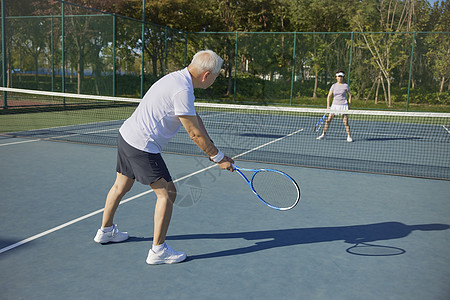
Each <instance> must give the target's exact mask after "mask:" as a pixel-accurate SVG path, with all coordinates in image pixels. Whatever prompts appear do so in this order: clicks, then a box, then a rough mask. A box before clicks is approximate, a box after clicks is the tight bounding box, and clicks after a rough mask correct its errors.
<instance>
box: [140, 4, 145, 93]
mask: <svg viewBox="0 0 450 300" xmlns="http://www.w3.org/2000/svg"><path fill="white" fill-rule="evenodd" d="M144 35H145V0H142V34H141V42H142V46H141V52H142V53H141V55H142V57H141V98H143V97H144V51H145V45H144Z"/></svg>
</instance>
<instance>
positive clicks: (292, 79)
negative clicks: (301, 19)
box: [290, 32, 297, 105]
mask: <svg viewBox="0 0 450 300" xmlns="http://www.w3.org/2000/svg"><path fill="white" fill-rule="evenodd" d="M296 46H297V32H294V49H293V50H292V76H291V99H290V105H292V99H293V93H294V76H295V47H296Z"/></svg>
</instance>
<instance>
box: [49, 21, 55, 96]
mask: <svg viewBox="0 0 450 300" xmlns="http://www.w3.org/2000/svg"><path fill="white" fill-rule="evenodd" d="M50 27H51V29H50V48H51V49H50V53H51V57H52V60H51V61H52V92H54V91H55V46H54V37H53V15H52V17H51V21H50Z"/></svg>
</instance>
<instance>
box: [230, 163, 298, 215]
mask: <svg viewBox="0 0 450 300" xmlns="http://www.w3.org/2000/svg"><path fill="white" fill-rule="evenodd" d="M233 168H234V170H235V171H236V172H238V173H239V174H240V175H241V176H242V178H244V179H245V181H246V182H247V184H248V185H249V186H250V188H251V189H252V192H253V193H254V194H255V195H256V197H258V199H259V200H261V202H262V203H264V204H265V205H267V206H268V207H270V208H273V209H276V210H289V209H291V208H294V207H295V206H296V205H297V203H298V202H299V200H300V188H299V187H298V184H297V183H296V182H295V180H294V179H292V177H291V176H289V175H288V174H286V173H284V172H281V171H278V170H273V169H243V168H239V167H238V166H236V165H233ZM243 172H251V173H253V174H252V175H251V176H249V177H246V176H245V175H244V173H243ZM248 178H250V180H249V179H248Z"/></svg>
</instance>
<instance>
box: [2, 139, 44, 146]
mask: <svg viewBox="0 0 450 300" xmlns="http://www.w3.org/2000/svg"><path fill="white" fill-rule="evenodd" d="M37 141H39V140H26V141H20V142H12V143H5V144H0V147H1V146H9V145H16V144H23V143H32V142H37Z"/></svg>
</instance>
